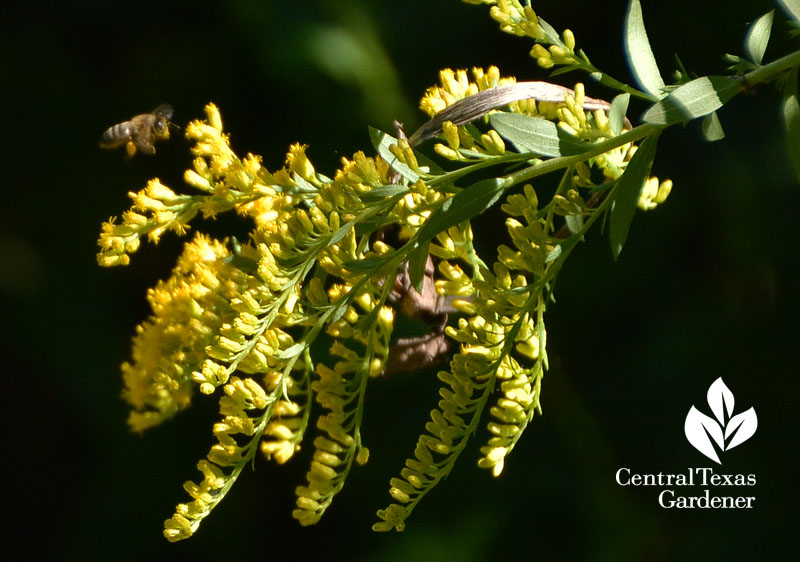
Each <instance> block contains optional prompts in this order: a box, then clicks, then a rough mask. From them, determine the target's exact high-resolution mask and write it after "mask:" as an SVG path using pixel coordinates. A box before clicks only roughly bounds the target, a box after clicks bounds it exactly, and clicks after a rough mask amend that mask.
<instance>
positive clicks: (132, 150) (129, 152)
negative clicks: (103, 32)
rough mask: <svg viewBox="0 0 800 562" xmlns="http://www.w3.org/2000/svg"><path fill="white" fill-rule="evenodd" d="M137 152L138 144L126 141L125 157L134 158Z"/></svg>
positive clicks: (127, 158)
mask: <svg viewBox="0 0 800 562" xmlns="http://www.w3.org/2000/svg"><path fill="white" fill-rule="evenodd" d="M134 154H136V145H135V144H133V142H131V141H128V142H126V143H125V155H126V156H125V159H126V160H130V159H131V158H133V155H134Z"/></svg>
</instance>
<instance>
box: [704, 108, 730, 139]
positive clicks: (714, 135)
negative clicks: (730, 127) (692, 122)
mask: <svg viewBox="0 0 800 562" xmlns="http://www.w3.org/2000/svg"><path fill="white" fill-rule="evenodd" d="M701 129H702V131H703V136H704V137H706V140H707V141H709V142H714V141H718V140H722V139H724V138H725V130H724V129H723V128H722V123H720V120H719V116H718V115H717V112H716V111H713V112H711V113H709V114H708V115H706V116H705V117H704V118H703V122H702V124H701Z"/></svg>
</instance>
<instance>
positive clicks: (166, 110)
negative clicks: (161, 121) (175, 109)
mask: <svg viewBox="0 0 800 562" xmlns="http://www.w3.org/2000/svg"><path fill="white" fill-rule="evenodd" d="M153 115H158V116H163V117H166V118H167V119H172V106H171V105H170V104H168V103H162V104H161V105H159V106H158V107H157V108H155V109H154V110H153Z"/></svg>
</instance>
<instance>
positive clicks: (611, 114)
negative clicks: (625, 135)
mask: <svg viewBox="0 0 800 562" xmlns="http://www.w3.org/2000/svg"><path fill="white" fill-rule="evenodd" d="M630 99H631V95H630V94H619V95H618V96H616V97H615V98H614V99H613V100H611V108H610V109H609V110H608V120H609V126H610V127H611V132H612V133H614V135H619V134H620V133H621V132H622V127H623V125H624V124H625V116H626V115H627V114H628V102H629V101H630Z"/></svg>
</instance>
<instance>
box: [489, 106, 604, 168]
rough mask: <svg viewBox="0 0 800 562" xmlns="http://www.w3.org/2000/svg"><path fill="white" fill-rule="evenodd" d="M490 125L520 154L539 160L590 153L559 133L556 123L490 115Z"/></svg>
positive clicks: (586, 147)
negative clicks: (535, 156)
mask: <svg viewBox="0 0 800 562" xmlns="http://www.w3.org/2000/svg"><path fill="white" fill-rule="evenodd" d="M489 123H490V124H491V126H492V127H494V129H495V130H496V131H497V132H498V133H499V134H500V136H501V137H503V138H504V139H506V140H508V141H510V142H511V144H513V145H514V146H515V147H516V148H517V150H519V151H520V152H532V153H534V154H538V155H540V156H552V157H554V158H555V157H559V156H573V155H575V154H581V153H583V152H586V151H587V150H589V148H590V146H589V145H588V144H587V143H584V142H582V141H580V140H578V139H576V138H574V137H572V136H570V135H568V134H567V133H565V132H564V131H562V130H561V129H559V128H558V127H557V126H556V124H555V123H553V122H552V121H548V120H547V119H542V118H541V117H532V116H530V115H523V114H521V113H493V114H491V115H490V116H489Z"/></svg>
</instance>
